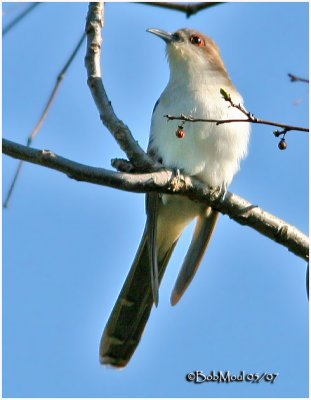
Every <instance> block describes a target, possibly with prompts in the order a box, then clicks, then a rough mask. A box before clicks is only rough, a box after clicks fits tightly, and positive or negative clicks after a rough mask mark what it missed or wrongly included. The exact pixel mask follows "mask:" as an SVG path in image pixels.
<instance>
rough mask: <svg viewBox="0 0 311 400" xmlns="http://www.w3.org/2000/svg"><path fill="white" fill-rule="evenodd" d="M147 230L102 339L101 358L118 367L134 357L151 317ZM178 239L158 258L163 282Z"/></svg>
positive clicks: (103, 362) (160, 278)
mask: <svg viewBox="0 0 311 400" xmlns="http://www.w3.org/2000/svg"><path fill="white" fill-rule="evenodd" d="M147 241H148V239H147V231H146V230H145V232H144V235H143V237H142V240H141V243H140V246H139V249H138V252H137V254H136V257H135V260H134V262H133V265H132V267H131V270H130V272H129V274H128V276H127V278H126V281H125V283H124V285H123V288H122V290H121V292H120V294H119V297H118V299H117V302H116V304H115V306H114V308H113V310H112V313H111V315H110V317H109V320H108V322H107V325H106V327H105V330H104V333H103V335H102V338H101V343H100V362H101V363H102V364H105V365H111V366H114V367H119V368H121V367H125V366H126V364H127V363H128V362H129V360H130V359H131V357H132V355H133V353H134V351H135V349H136V347H137V345H138V343H139V341H140V339H141V336H142V334H143V331H144V328H145V325H146V323H147V321H148V318H149V315H150V312H151V309H152V305H153V296H152V288H151V285H150V257H149V251H148V243H147ZM176 243H177V241H176V242H175V243H174V244H173V245H172V246H171V247H170V248H169V250H168V251H167V252H166V253H165V254H164V256H162V257H161V258H160V259H159V260H158V266H159V282H161V280H162V277H163V274H164V272H165V269H166V266H167V263H168V261H169V258H170V256H171V254H172V251H173V250H174V247H175V245H176Z"/></svg>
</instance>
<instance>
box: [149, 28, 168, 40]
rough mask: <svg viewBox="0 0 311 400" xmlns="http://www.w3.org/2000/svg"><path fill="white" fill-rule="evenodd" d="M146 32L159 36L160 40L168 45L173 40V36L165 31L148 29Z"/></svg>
mask: <svg viewBox="0 0 311 400" xmlns="http://www.w3.org/2000/svg"><path fill="white" fill-rule="evenodd" d="M147 32H150V33H153V34H154V35H156V36H159V37H160V38H161V39H163V40H164V41H165V43H170V42H172V41H173V40H174V37H173V34H172V33H169V32H165V31H161V29H156V28H149V29H147Z"/></svg>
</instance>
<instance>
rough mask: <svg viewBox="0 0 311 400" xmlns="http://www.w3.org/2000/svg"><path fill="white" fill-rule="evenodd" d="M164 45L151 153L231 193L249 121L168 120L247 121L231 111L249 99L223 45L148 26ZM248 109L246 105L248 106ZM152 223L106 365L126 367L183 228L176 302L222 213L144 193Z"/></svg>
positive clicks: (105, 348) (120, 302) (108, 344)
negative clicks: (165, 72) (185, 241)
mask: <svg viewBox="0 0 311 400" xmlns="http://www.w3.org/2000/svg"><path fill="white" fill-rule="evenodd" d="M147 32H149V33H152V34H154V35H156V36H157V37H159V38H161V39H163V40H164V42H165V44H166V55H167V59H168V64H169V69H170V76H169V81H168V84H167V86H166V87H165V89H164V91H163V92H162V94H161V96H160V98H159V100H158V101H157V102H156V104H155V107H154V110H153V114H152V119H151V128H150V137H149V144H148V149H147V153H148V154H149V155H150V156H151V157H152V158H153V159H154V160H155V161H157V162H159V163H161V164H162V165H163V167H166V168H171V169H173V170H174V171H176V173H180V172H182V173H183V174H186V175H188V176H191V177H195V178H197V179H199V180H200V181H202V182H203V183H204V184H206V185H207V186H208V187H210V188H221V190H222V191H223V192H224V193H225V192H226V190H227V188H228V185H229V184H230V183H231V181H232V179H233V177H234V175H235V174H236V172H237V171H238V170H239V168H240V163H241V160H243V159H244V158H245V157H246V155H247V152H248V143H249V136H250V124H249V123H248V122H233V123H223V124H216V123H212V122H195V123H192V122H185V121H183V122H181V121H180V120H179V121H178V120H174V121H167V119H166V118H165V117H164V116H165V115H173V116H180V115H189V116H191V117H194V118H204V119H216V120H225V119H241V111H239V110H238V109H237V108H235V107H230V106H228V103H227V102H226V101H225V100H224V98H223V96H221V90H222V91H223V92H222V93H227V94H228V93H229V95H230V98H231V99H232V101H233V102H234V103H235V104H239V105H241V106H243V103H244V102H243V98H242V96H241V95H240V94H239V92H238V91H237V89H236V88H235V86H234V84H233V83H232V81H231V79H230V77H229V75H228V72H227V70H226V67H225V64H224V62H223V60H222V57H221V55H220V50H219V48H218V46H217V44H216V43H215V42H214V40H213V39H212V38H210V37H209V36H207V35H205V34H202V33H200V32H198V31H197V30H195V29H189V28H183V29H179V30H177V31H176V32H174V33H169V32H166V31H163V30H160V29H156V28H150V29H147ZM243 107H244V106H243ZM146 214H147V217H146V225H145V229H144V232H143V235H142V239H141V242H140V245H139V248H138V250H137V253H136V256H135V258H134V261H133V264H132V266H131V269H130V271H129V273H128V276H127V278H126V280H125V283H124V285H123V287H122V289H121V292H120V294H119V297H118V299H117V301H116V303H115V306H114V308H113V310H112V312H111V314H110V317H109V319H108V322H107V324H106V327H105V329H104V332H103V335H102V338H101V342H100V349H99V353H100V354H99V358H100V362H101V363H102V364H104V365H106V366H111V367H115V368H123V367H125V366H126V365H127V364H128V362H129V361H130V359H131V357H132V355H133V354H134V352H135V350H136V348H137V346H138V344H139V342H140V339H141V336H142V334H143V331H144V329H145V326H146V323H147V321H148V318H149V316H150V313H151V310H152V307H153V305H154V304H155V305H156V306H157V304H158V291H159V285H160V283H161V280H162V277H163V275H164V272H165V269H166V267H167V264H168V262H169V259H170V257H171V254H172V252H173V250H174V248H175V246H176V244H177V242H178V239H179V238H180V236H181V234H182V232H183V231H184V229H185V228H186V227H187V226H188V225H189V224H190V223H191V222H192V221H193V220H194V219H195V220H196V225H195V229H194V233H193V237H192V240H191V243H190V246H189V249H188V251H187V254H186V256H185V259H184V261H183V264H182V267H181V269H180V272H179V274H178V276H177V280H176V284H175V286H174V288H173V290H172V295H171V304H172V305H175V304H177V303H178V301H179V300H180V298H181V296H182V295H183V293H184V292H185V290H186V289H187V287H188V286H189V284H190V282H191V281H192V279H193V277H194V275H195V273H196V271H197V269H198V267H199V264H200V262H201V260H202V257H203V255H204V253H205V250H206V248H207V246H208V244H209V243H210V240H211V237H212V234H213V232H214V230H215V226H216V223H217V220H218V217H219V212H218V211H217V210H214V209H212V208H211V207H207V206H206V205H203V204H201V203H199V202H194V201H193V200H190V199H188V198H187V197H184V196H182V195H178V194H176V195H174V194H158V193H147V194H146Z"/></svg>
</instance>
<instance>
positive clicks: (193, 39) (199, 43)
mask: <svg viewBox="0 0 311 400" xmlns="http://www.w3.org/2000/svg"><path fill="white" fill-rule="evenodd" d="M190 43H192V44H194V45H195V46H198V47H203V46H205V42H204V39H202V38H201V36H199V35H192V36H190Z"/></svg>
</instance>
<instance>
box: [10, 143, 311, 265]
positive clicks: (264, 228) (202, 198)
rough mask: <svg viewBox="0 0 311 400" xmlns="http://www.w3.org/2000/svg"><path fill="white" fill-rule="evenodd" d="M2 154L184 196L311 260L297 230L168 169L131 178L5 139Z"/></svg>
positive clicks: (85, 177)
mask: <svg viewBox="0 0 311 400" xmlns="http://www.w3.org/2000/svg"><path fill="white" fill-rule="evenodd" d="M2 151H3V153H4V154H7V155H9V156H11V157H14V158H18V159H21V160H24V161H28V162H31V163H34V164H39V165H42V166H45V167H48V168H52V169H54V170H57V171H60V172H63V173H65V174H66V175H68V176H69V177H70V178H73V179H76V180H78V181H83V182H89V183H95V184H98V185H103V186H109V187H113V188H116V189H120V190H126V191H130V192H137V193H143V192H159V193H170V194H182V195H186V196H187V197H189V198H191V199H192V200H195V201H199V202H202V203H204V204H206V205H209V206H212V207H213V208H214V209H216V210H219V211H220V212H221V213H223V214H227V215H228V216H229V217H230V218H232V219H233V220H235V221H236V222H238V223H240V224H242V225H248V226H250V227H252V228H253V229H255V230H256V231H258V232H260V233H261V234H263V235H265V236H267V237H269V238H270V239H272V240H274V241H275V242H277V243H280V244H282V245H283V246H285V247H286V248H287V249H288V250H289V251H291V252H292V253H294V254H296V255H297V256H299V257H301V258H303V259H304V260H308V258H309V256H308V249H309V243H308V238H307V237H306V236H305V235H304V234H303V233H302V232H301V231H299V230H298V229H297V228H295V227H294V226H292V225H290V224H288V223H287V222H285V221H283V220H281V219H279V218H277V217H276V216H274V215H272V214H270V213H268V212H266V211H264V210H262V209H261V208H259V207H258V206H256V205H253V204H251V203H249V202H248V201H246V200H244V199H242V198H241V197H239V196H237V195H235V194H233V193H230V192H227V193H226V195H225V196H224V197H223V194H222V193H220V191H218V192H216V191H215V190H211V189H210V188H208V187H207V186H206V185H204V184H203V183H202V182H200V181H199V180H198V179H195V178H193V177H188V176H183V175H178V176H176V175H175V173H174V171H171V170H169V169H163V170H162V171H157V172H152V173H146V174H129V173H123V172H114V171H109V170H106V169H103V168H95V167H90V166H88V165H83V164H79V163H77V162H74V161H71V160H68V159H66V158H63V157H60V156H58V155H56V154H54V153H53V152H51V151H48V150H37V149H33V148H29V147H27V146H23V145H20V144H17V143H14V142H11V141H9V140H6V139H3V141H2Z"/></svg>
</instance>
